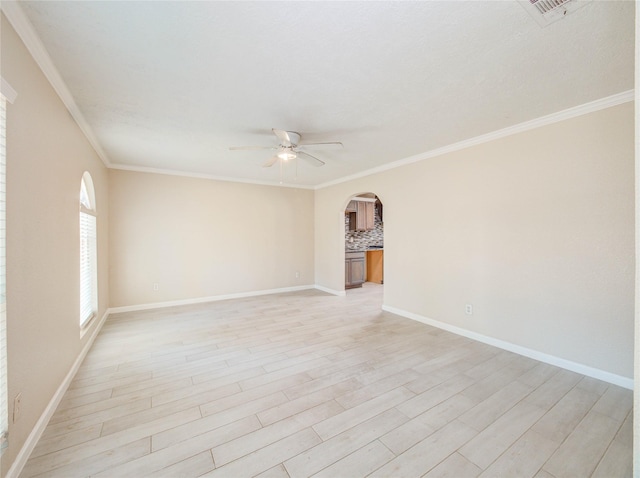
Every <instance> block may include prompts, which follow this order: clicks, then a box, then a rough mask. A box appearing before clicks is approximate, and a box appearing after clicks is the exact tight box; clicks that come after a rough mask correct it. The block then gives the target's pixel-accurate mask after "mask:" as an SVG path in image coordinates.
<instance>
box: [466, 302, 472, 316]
mask: <svg viewBox="0 0 640 478" xmlns="http://www.w3.org/2000/svg"><path fill="white" fill-rule="evenodd" d="M464 313H465V314H467V315H473V306H472V305H471V304H467V305H465V306H464Z"/></svg>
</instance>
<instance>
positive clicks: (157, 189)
mask: <svg viewBox="0 0 640 478" xmlns="http://www.w3.org/2000/svg"><path fill="white" fill-rule="evenodd" d="M109 197H110V206H109V211H110V253H109V255H110V259H111V275H110V290H111V307H121V306H132V305H141V304H153V303H161V302H171V301H179V300H187V299H199V298H204V297H212V296H220V295H226V294H236V293H242V292H251V291H261V290H270V289H278V288H286V287H296V286H303V285H313V280H314V269H313V267H314V256H313V238H314V236H313V201H314V200H313V191H311V190H305V189H293V188H280V187H273V186H261V185H254V184H243V183H233V182H225V181H214V180H208V179H195V178H187V177H179V176H167V175H162V174H150V173H139V172H129V171H118V170H111V171H110V194H109ZM296 271H297V272H298V273H299V277H297V278H296ZM154 283H158V286H159V287H158V288H159V290H158V291H154V290H153V284H154Z"/></svg>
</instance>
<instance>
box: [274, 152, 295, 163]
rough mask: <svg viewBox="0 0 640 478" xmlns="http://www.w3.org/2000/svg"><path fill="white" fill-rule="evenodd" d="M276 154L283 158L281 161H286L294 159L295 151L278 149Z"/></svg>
mask: <svg viewBox="0 0 640 478" xmlns="http://www.w3.org/2000/svg"><path fill="white" fill-rule="evenodd" d="M277 156H278V157H279V158H280V159H281V160H283V161H288V160H290V159H296V153H294V152H292V151H280V152H279V153H278V154H277Z"/></svg>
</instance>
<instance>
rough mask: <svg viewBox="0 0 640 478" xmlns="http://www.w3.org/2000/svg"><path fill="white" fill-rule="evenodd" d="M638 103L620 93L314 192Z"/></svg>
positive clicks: (630, 94)
mask: <svg viewBox="0 0 640 478" xmlns="http://www.w3.org/2000/svg"><path fill="white" fill-rule="evenodd" d="M634 99H635V94H634V90H627V91H623V92H622V93H617V94H615V95H611V96H607V97H605V98H601V99H599V100H595V101H591V102H589V103H585V104H583V105H579V106H574V107H572V108H568V109H566V110H562V111H559V112H557V113H552V114H550V115H547V116H542V117H540V118H536V119H533V120H530V121H525V122H524V123H519V124H516V125H513V126H509V127H507V128H504V129H500V130H498V131H493V132H491V133H487V134H483V135H481V136H476V137H474V138H470V139H466V140H463V141H460V142H458V143H453V144H450V145H448V146H443V147H442V148H437V149H433V150H431V151H427V152H426V153H421V154H417V155H415V156H409V157H408V158H404V159H399V160H397V161H393V162H392V163H387V164H384V165H382V166H378V167H376V168H372V169H367V170H366V171H361V172H359V173H356V174H352V175H349V176H345V177H343V178H340V179H336V180H334V181H328V182H326V183H322V184H319V185H317V186H315V188H314V189H316V190H317V189H323V188H326V187H329V186H334V185H336V184H341V183H345V182H348V181H353V180H354V179H359V178H363V177H365V176H370V175H372V174H376V173H380V172H383V171H388V170H390V169H395V168H399V167H401V166H405V165H407V164H411V163H417V162H418V161H422V160H425V159H429V158H434V157H436V156H441V155H443V154H446V153H451V152H453V151H459V150H461V149H465V148H469V147H471V146H476V145H478V144H482V143H488V142H490V141H495V140H496V139H500V138H504V137H506V136H511V135H514V134H518V133H522V132H524V131H529V130H532V129H535V128H540V127H541V126H547V125H550V124H553V123H558V122H559V121H565V120H568V119H571V118H576V117H578V116H582V115H586V114H589V113H593V112H595V111H600V110H603V109H606V108H610V107H612V106H617V105H620V104H623V103H628V102H632V101H634Z"/></svg>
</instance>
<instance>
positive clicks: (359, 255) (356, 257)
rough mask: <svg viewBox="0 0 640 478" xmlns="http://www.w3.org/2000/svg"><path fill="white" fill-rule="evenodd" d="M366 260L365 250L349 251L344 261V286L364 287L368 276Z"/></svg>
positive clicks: (351, 287)
mask: <svg viewBox="0 0 640 478" xmlns="http://www.w3.org/2000/svg"><path fill="white" fill-rule="evenodd" d="M365 273H366V261H365V257H364V252H347V253H346V254H345V261H344V287H345V289H354V288H356V287H362V284H363V283H364V280H365V278H366V276H365Z"/></svg>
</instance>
